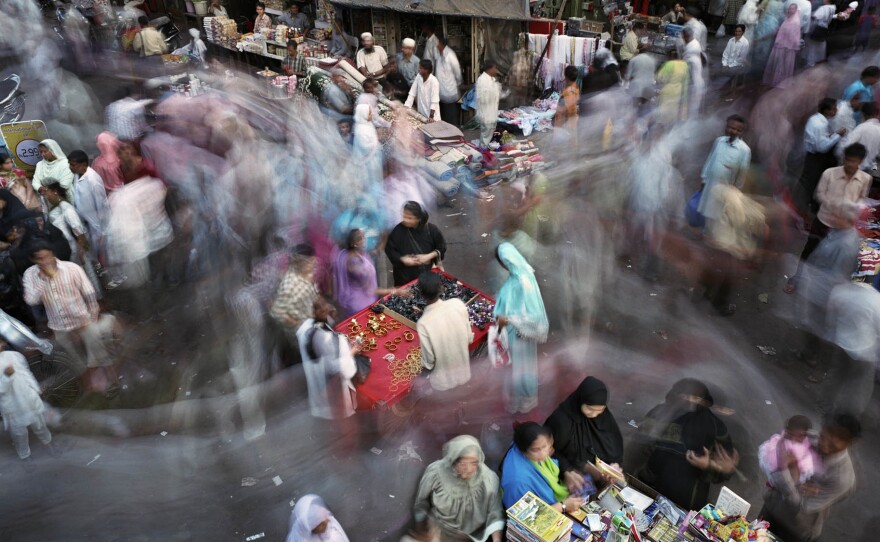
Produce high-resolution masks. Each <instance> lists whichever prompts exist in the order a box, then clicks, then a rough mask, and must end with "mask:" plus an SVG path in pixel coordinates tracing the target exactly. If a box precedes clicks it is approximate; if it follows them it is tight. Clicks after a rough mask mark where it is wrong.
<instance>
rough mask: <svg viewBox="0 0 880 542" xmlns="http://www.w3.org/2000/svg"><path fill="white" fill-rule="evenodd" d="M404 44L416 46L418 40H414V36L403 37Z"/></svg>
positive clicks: (405, 45)
mask: <svg viewBox="0 0 880 542" xmlns="http://www.w3.org/2000/svg"><path fill="white" fill-rule="evenodd" d="M403 46H404V47H412V48H415V46H416V40H414V39H412V38H403Z"/></svg>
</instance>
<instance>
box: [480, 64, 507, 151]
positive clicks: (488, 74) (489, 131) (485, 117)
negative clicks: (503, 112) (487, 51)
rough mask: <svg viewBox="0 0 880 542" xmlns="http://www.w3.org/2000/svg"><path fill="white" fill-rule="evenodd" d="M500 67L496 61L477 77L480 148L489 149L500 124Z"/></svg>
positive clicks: (485, 67)
mask: <svg viewBox="0 0 880 542" xmlns="http://www.w3.org/2000/svg"><path fill="white" fill-rule="evenodd" d="M496 75H498V67H497V66H496V65H495V61H494V60H487V61H486V62H485V63H484V64H483V73H482V74H480V76H479V77H477V88H476V91H475V92H476V95H477V113H476V117H477V122H479V123H480V146H481V147H487V146H488V145H489V142H490V141H492V135H493V134H494V133H495V125H496V124H497V123H498V104H499V102H500V101H501V83H499V82H498V80H497V79H495V76H496Z"/></svg>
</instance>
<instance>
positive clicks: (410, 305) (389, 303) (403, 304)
mask: <svg viewBox="0 0 880 542" xmlns="http://www.w3.org/2000/svg"><path fill="white" fill-rule="evenodd" d="M440 285H441V289H440V299H443V300H446V299H455V298H458V299H461V300H462V302H463V303H465V304H467V303H469V302H470V301H471V300H472V299H473V298H475V297H476V296H477V292H476V291H475V290H473V289H471V288H469V287H467V286H465V285H464V284H462V283H461V282H460V281H457V280H455V279H454V278H451V277H448V276H446V275H441V278H440ZM382 304H383V305H384V306H385V307H387V308H389V309H391V310H393V311H394V312H396V313H397V314H399V315H401V316H403V317H404V318H407V319H409V320H412V321H413V322H418V320H419V318H421V317H422V313H423V312H424V310H425V306H426V305H427V304H428V303H427V302H426V301H425V298H424V297H423V296H422V292H421V291H420V290H419V286H418V284H413V285H412V286H410V287H409V290H408V293H407V295H404V296H397V295H394V296H388V297H386V298H385V299H384V300H383V301H382ZM490 314H491V311H490Z"/></svg>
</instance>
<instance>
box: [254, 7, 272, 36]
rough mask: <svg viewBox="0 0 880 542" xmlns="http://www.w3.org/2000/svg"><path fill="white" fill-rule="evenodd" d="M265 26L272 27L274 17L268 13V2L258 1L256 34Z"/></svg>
mask: <svg viewBox="0 0 880 542" xmlns="http://www.w3.org/2000/svg"><path fill="white" fill-rule="evenodd" d="M264 28H272V17H269V16H268V15H266V4H264V3H262V2H257V16H256V17H255V18H254V34H259V33H260V30H262V29H264Z"/></svg>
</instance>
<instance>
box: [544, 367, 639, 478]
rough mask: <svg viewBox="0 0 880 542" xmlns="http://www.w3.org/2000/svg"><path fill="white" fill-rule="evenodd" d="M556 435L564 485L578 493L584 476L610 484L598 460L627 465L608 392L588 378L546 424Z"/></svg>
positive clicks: (594, 379) (557, 452)
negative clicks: (598, 465) (600, 470)
mask: <svg viewBox="0 0 880 542" xmlns="http://www.w3.org/2000/svg"><path fill="white" fill-rule="evenodd" d="M544 425H546V426H547V427H549V428H550V430H551V431H553V439H554V442H555V446H554V447H555V448H556V453H555V455H554V456H553V457H555V458H556V459H557V460H558V461H559V471H560V472H561V473H562V474H561V479H560V481H561V482H563V483H565V485H566V486H568V487H569V490H570V491H575V490H576V489H578V488H579V487H580V486H582V485H583V477H582V476H581V473H585V474H589V475H590V476H591V477H592V478H593V480H595V481H596V482H599V483H603V482H604V483H607V482H608V481H609V480H607V479H606V477H605V476H603V475H602V474H601V473H600V472H599V470H598V469H597V468H596V466H595V463H596V459H597V458H598V459H601V460H602V461H604V462H606V463H608V464H620V463H622V462H623V437H622V436H621V434H620V429H619V428H618V427H617V421H616V420H615V419H614V415H612V414H611V411H610V410H608V388H607V387H605V384H604V383H603V382H602V381H601V380H599V379H598V378H594V377H592V376H588V377H587V378H585V379H584V381H583V382H581V384H580V386H578V388H577V389H576V390H575V391H574V392H573V393H572V394H571V395H569V396H568V398H567V399H566V400H565V401H563V402H562V403H561V404H560V405H559V407H557V409H556V410H555V411H554V412H553V414H551V415H550V417H549V418H547V422H546V423H545V424H544Z"/></svg>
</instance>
